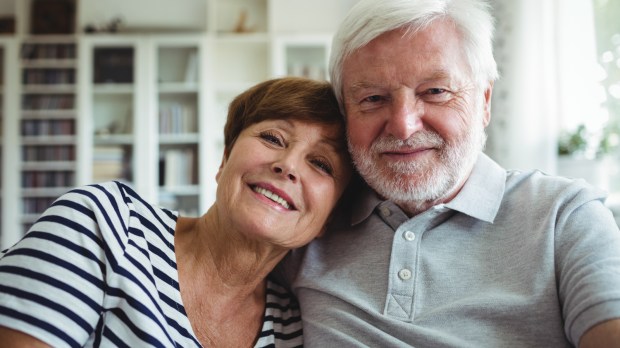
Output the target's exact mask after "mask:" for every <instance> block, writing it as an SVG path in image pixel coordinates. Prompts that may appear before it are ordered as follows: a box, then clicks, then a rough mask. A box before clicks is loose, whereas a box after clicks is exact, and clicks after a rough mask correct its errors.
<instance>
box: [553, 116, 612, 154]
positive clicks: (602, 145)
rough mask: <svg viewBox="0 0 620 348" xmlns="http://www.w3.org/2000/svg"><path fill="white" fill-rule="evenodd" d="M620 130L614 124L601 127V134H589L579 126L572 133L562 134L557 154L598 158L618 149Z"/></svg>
mask: <svg viewBox="0 0 620 348" xmlns="http://www.w3.org/2000/svg"><path fill="white" fill-rule="evenodd" d="M619 134H620V128H619V127H618V125H616V124H609V125H607V126H606V127H603V129H602V131H601V132H598V133H593V132H589V131H588V129H587V127H586V126H585V125H584V124H580V125H579V126H577V128H576V129H575V130H574V131H572V132H566V131H565V132H563V133H562V134H561V135H560V138H559V141H558V154H559V155H565V156H567V155H571V156H585V157H600V156H602V155H606V154H609V153H611V152H613V151H614V150H616V149H617V148H618V143H619V139H620V137H619Z"/></svg>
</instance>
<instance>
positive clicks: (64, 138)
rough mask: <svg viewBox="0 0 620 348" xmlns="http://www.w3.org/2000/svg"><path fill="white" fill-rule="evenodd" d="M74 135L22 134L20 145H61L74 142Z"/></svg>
mask: <svg viewBox="0 0 620 348" xmlns="http://www.w3.org/2000/svg"><path fill="white" fill-rule="evenodd" d="M75 141H76V137H75V136H74V135H55V136H45V135H36V136H35V135H33V136H23V137H22V145H63V144H75Z"/></svg>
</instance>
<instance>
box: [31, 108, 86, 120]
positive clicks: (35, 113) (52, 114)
mask: <svg viewBox="0 0 620 348" xmlns="http://www.w3.org/2000/svg"><path fill="white" fill-rule="evenodd" d="M21 115H22V120H28V119H67V118H75V116H76V110H74V109H64V110H22V112H21Z"/></svg>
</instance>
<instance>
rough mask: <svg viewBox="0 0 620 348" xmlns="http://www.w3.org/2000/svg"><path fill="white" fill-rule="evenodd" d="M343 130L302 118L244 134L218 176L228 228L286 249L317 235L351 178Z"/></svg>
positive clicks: (264, 124) (219, 204)
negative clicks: (309, 121) (343, 140)
mask: <svg viewBox="0 0 620 348" xmlns="http://www.w3.org/2000/svg"><path fill="white" fill-rule="evenodd" d="M339 131H340V129H339V127H338V126H336V125H325V124H316V123H308V122H303V121H297V120H266V121H262V122H259V123H256V124H253V125H251V126H249V127H248V128H246V129H245V130H243V131H242V132H241V134H239V137H238V138H237V140H236V142H235V144H234V145H233V147H232V149H231V151H230V152H229V155H228V157H227V158H224V160H223V162H222V165H221V167H220V169H219V171H218V173H217V176H216V179H217V182H218V188H217V202H216V205H217V207H218V214H219V216H220V218H223V219H224V221H222V222H223V223H224V224H225V225H224V226H231V227H232V228H234V229H235V230H237V231H239V232H240V233H242V234H244V235H245V236H246V237H248V238H251V239H256V240H259V241H265V242H268V243H271V244H274V245H279V246H283V247H286V248H296V247H300V246H302V245H305V244H307V243H308V242H310V241H311V240H312V239H314V238H315V237H317V235H319V233H321V232H322V231H323V227H324V225H325V222H326V221H327V218H328V217H329V215H330V213H331V211H332V209H333V208H334V206H335V204H336V202H337V201H338V199H339V198H340V196H341V194H342V192H343V191H344V189H345V186H346V185H347V183H348V181H349V179H350V176H351V170H352V169H351V168H352V167H351V164H350V162H349V157H348V156H347V155H346V148H344V147H342V146H341V145H342V139H338V137H339V136H340V134H341V133H340V132H339Z"/></svg>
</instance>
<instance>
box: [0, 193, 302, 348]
mask: <svg viewBox="0 0 620 348" xmlns="http://www.w3.org/2000/svg"><path fill="white" fill-rule="evenodd" d="M177 217H178V215H177V213H175V212H172V211H169V210H166V209H162V208H158V207H155V206H152V205H150V204H148V203H146V202H145V201H144V200H143V199H142V198H140V197H139V196H138V195H137V194H136V193H135V192H134V191H133V190H132V189H131V188H129V187H127V186H126V185H124V184H121V183H118V182H110V183H105V184H100V185H91V186H85V187H81V188H77V189H75V190H72V191H70V192H68V193H66V194H65V195H63V196H61V197H60V198H59V199H58V200H56V202H54V204H52V206H50V207H49V208H48V209H47V210H46V212H45V213H44V214H43V215H42V216H41V218H40V219H39V220H38V221H37V223H35V224H34V225H33V227H32V228H31V229H30V231H29V232H28V233H27V234H26V236H25V237H24V238H23V239H22V240H21V241H20V242H18V243H17V244H16V245H15V246H13V247H12V248H10V249H8V250H5V251H4V252H3V255H2V258H0V325H1V326H6V327H9V328H12V329H16V330H19V331H22V332H25V333H27V334H29V335H31V336H34V337H36V338H38V339H40V340H42V341H44V342H46V343H47V344H49V345H51V346H53V347H82V346H86V347H98V346H120V347H123V346H125V347H144V346H153V347H199V346H200V343H199V341H198V340H197V338H196V335H195V334H194V332H193V331H192V328H191V325H190V322H189V319H188V318H187V314H186V312H185V309H184V307H183V304H182V301H181V294H180V292H179V281H178V272H177V266H176V258H175V254H174V229H175V225H176V221H177ZM266 303H267V305H266V310H265V315H264V319H263V326H262V330H261V333H260V336H259V338H258V341H257V343H256V345H255V346H256V347H295V346H301V345H302V329H301V321H300V313H299V307H298V305H297V303H296V301H295V300H294V298H293V297H292V296H291V295H290V294H289V293H288V291H286V290H285V289H284V288H282V287H280V286H279V285H277V284H276V283H274V282H272V281H270V280H268V282H267V299H266Z"/></svg>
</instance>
